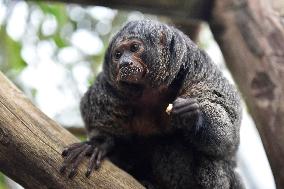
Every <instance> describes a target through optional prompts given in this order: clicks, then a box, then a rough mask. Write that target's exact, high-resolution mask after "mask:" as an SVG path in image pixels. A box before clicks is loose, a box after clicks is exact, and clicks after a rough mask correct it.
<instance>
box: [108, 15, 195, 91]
mask: <svg viewBox="0 0 284 189" xmlns="http://www.w3.org/2000/svg"><path fill="white" fill-rule="evenodd" d="M183 35H184V34H183V33H182V32H180V31H179V30H177V29H175V28H173V27H170V26H168V25H166V24H162V23H159V22H157V21H151V20H140V21H131V22H129V23H128V24H126V25H125V26H124V27H123V28H122V29H121V30H120V31H119V32H118V33H117V34H116V35H115V36H114V38H113V39H112V41H111V43H110V45H109V47H108V50H107V52H106V56H105V62H104V68H103V70H104V72H105V73H106V76H107V77H108V78H107V79H108V80H109V81H110V83H111V84H113V85H118V86H119V84H127V85H140V86H146V87H151V88H156V87H160V86H169V85H170V83H171V82H172V81H173V80H174V79H175V77H176V75H177V74H178V72H179V71H180V69H181V67H182V66H185V65H184V64H185V62H186V61H185V59H186V58H187V57H186V55H187V54H188V52H187V50H188V49H194V48H187V43H186V41H185V40H187V39H188V40H190V39H189V38H187V37H186V38H185V37H184V36H183ZM192 44H193V43H192Z"/></svg>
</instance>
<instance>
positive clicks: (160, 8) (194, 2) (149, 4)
mask: <svg viewBox="0 0 284 189" xmlns="http://www.w3.org/2000/svg"><path fill="white" fill-rule="evenodd" d="M34 1H35V0H34ZM49 1H50V2H65V3H76V4H81V5H99V6H106V7H110V8H116V9H127V10H138V11H142V12H144V13H151V14H156V15H157V14H159V15H166V16H169V17H171V18H177V19H181V20H188V19H198V20H207V19H208V18H209V16H210V10H211V5H212V2H213V1H211V0H179V1H172V0H160V1H153V0H144V1H139V0H131V1H129V0H120V1H119V0H49Z"/></svg>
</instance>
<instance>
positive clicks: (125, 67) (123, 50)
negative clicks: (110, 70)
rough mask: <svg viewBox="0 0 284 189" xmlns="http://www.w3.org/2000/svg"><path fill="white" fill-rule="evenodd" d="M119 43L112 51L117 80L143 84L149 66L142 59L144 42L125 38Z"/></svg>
mask: <svg viewBox="0 0 284 189" xmlns="http://www.w3.org/2000/svg"><path fill="white" fill-rule="evenodd" d="M117 44H118V45H117V46H115V47H114V49H113V51H112V61H113V64H114V65H115V69H116V72H115V73H116V81H117V82H124V83H128V84H141V83H142V82H143V79H144V76H145V74H146V73H147V66H146V65H145V64H144V62H143V61H142V59H141V55H142V53H143V52H144V45H143V43H142V42H141V41H140V40H137V39H125V40H122V41H120V42H119V43H117Z"/></svg>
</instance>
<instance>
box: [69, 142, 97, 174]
mask: <svg viewBox="0 0 284 189" xmlns="http://www.w3.org/2000/svg"><path fill="white" fill-rule="evenodd" d="M91 148H92V146H90V145H88V146H86V148H85V149H84V150H83V151H82V152H81V153H80V154H79V155H78V156H77V158H76V160H75V162H74V163H73V165H72V167H71V171H70V173H69V176H68V177H69V178H73V177H74V176H75V175H76V173H77V169H78V166H79V164H80V162H81V161H82V160H83V158H84V156H85V155H86V153H87V152H88V151H89V150H90V149H91Z"/></svg>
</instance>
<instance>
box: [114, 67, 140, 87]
mask: <svg viewBox="0 0 284 189" xmlns="http://www.w3.org/2000/svg"><path fill="white" fill-rule="evenodd" d="M145 74H146V71H145V69H144V68H143V67H142V66H141V67H138V66H125V67H122V68H120V69H119V70H118V74H117V78H116V80H117V81H118V82H123V83H130V84H131V83H133V84H139V83H141V82H142V80H143V78H144V76H145Z"/></svg>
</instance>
